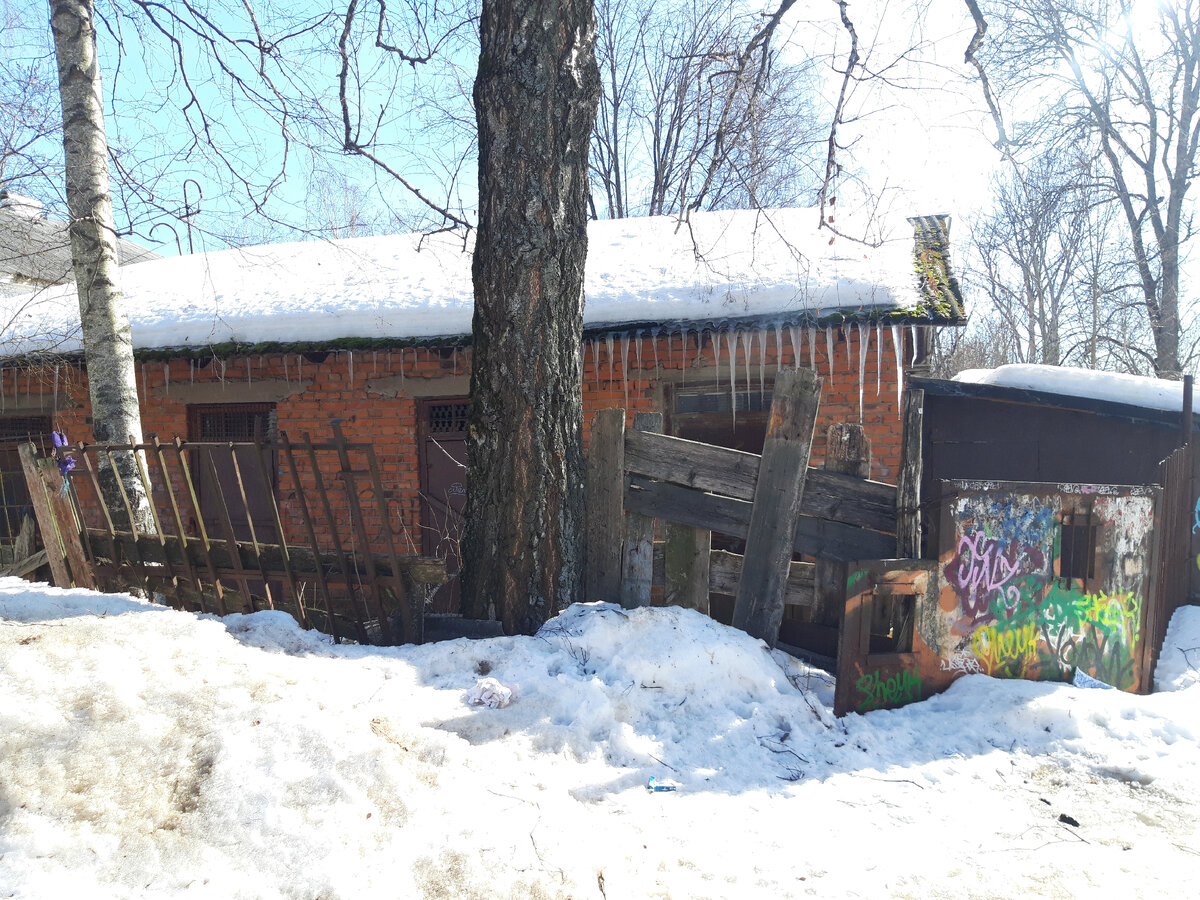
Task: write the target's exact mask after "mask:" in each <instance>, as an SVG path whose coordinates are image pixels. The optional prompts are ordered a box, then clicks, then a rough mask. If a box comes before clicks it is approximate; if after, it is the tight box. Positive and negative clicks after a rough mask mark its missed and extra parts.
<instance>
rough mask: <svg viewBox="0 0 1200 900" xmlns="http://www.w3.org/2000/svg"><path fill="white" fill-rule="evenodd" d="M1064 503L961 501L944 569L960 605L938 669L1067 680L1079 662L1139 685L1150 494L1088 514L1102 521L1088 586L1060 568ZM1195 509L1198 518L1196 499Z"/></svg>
mask: <svg viewBox="0 0 1200 900" xmlns="http://www.w3.org/2000/svg"><path fill="white" fill-rule="evenodd" d="M1097 493H1098V492H1097ZM1064 502H1068V503H1069V502H1070V501H1069V499H1067V498H1065V497H1064V496H1063V495H1058V494H1017V493H1010V494H999V495H998V494H987V495H983V496H974V497H971V496H967V497H960V498H959V500H958V501H957V503H956V507H955V509H954V514H955V516H954V518H955V521H954V527H955V534H954V537H955V544H953V545H952V546H953V547H954V552H953V554H952V555H951V556H950V558H949V561H948V563H947V564H946V565H945V566H944V568H943V573H944V575H945V579H946V584H947V585H949V586H950V587H951V588H952V590H953V594H954V601H955V604H954V607H953V608H949V607H947V608H946V613H947V615H948V616H949V619H948V621H949V623H950V625H951V627H950V630H949V636H950V638H949V639H948V640H947V641H944V642H942V644H941V646H940V647H939V656H940V657H941V667H940V668H941V671H943V672H955V673H957V672H963V673H965V672H971V671H979V672H983V673H985V674H988V675H994V676H1000V677H1008V678H1031V679H1062V678H1069V677H1070V676H1071V675H1072V674H1073V673H1074V671H1075V670H1076V669H1082V670H1083V671H1084V672H1086V673H1087V674H1090V675H1092V676H1094V677H1096V678H1099V679H1100V680H1102V681H1105V682H1107V683H1108V684H1112V685H1114V686H1116V687H1120V688H1125V689H1129V688H1131V687H1134V686H1135V685H1136V684H1137V683H1138V676H1137V671H1136V661H1135V651H1136V644H1137V640H1138V636H1139V634H1140V628H1141V621H1142V591H1143V590H1144V578H1143V575H1142V572H1143V571H1144V569H1145V566H1144V559H1145V554H1146V552H1147V549H1146V548H1147V546H1148V544H1147V543H1146V541H1147V539H1148V535H1149V533H1150V531H1151V529H1152V527H1153V506H1152V501H1151V500H1150V499H1149V498H1143V497H1111V496H1103V497H1100V498H1098V499H1097V500H1096V501H1095V503H1094V507H1093V509H1092V517H1091V518H1092V520H1093V521H1095V522H1097V523H1098V525H1097V527H1098V528H1099V527H1101V526H1102V534H1103V550H1104V565H1103V566H1101V569H1102V570H1103V571H1098V573H1097V578H1096V579H1094V580H1090V581H1089V582H1088V583H1087V584H1086V585H1085V583H1084V582H1083V581H1081V580H1079V579H1062V578H1060V577H1057V576H1056V574H1055V572H1056V571H1057V570H1056V564H1055V560H1056V559H1057V558H1058V556H1059V555H1060V552H1061V546H1060V545H1061V532H1060V529H1059V527H1058V522H1059V519H1060V513H1061V511H1062V510H1063V504H1064ZM1068 508H1069V507H1068ZM1197 516H1198V519H1197V522H1198V524H1200V506H1198V512H1197ZM943 559H945V557H943ZM1096 582H1099V584H1100V585H1101V586H1100V587H1095V584H1096ZM967 659H970V660H973V662H974V664H975V666H976V668H974V669H972V667H971V665H970V664H968V663H966V662H965V660H967Z"/></svg>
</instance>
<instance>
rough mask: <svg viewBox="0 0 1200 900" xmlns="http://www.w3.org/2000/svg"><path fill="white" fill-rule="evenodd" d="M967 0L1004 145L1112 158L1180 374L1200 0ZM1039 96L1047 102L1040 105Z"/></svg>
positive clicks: (1110, 169)
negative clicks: (1068, 148) (1069, 148)
mask: <svg viewBox="0 0 1200 900" xmlns="http://www.w3.org/2000/svg"><path fill="white" fill-rule="evenodd" d="M965 2H966V5H967V7H968V9H969V11H970V12H971V14H972V16H973V17H974V20H975V23H976V34H975V36H974V38H973V40H972V42H971V45H970V47H969V48H968V50H967V60H968V62H972V63H974V64H975V65H976V66H977V68H978V70H979V72H980V75H981V83H982V84H983V87H984V90H985V97H986V99H987V101H988V103H989V106H990V108H991V110H992V113H993V116H994V119H995V121H996V123H997V128H998V131H999V143H1000V145H1001V147H1002V149H1004V150H1005V152H1006V153H1007V154H1008V156H1009V158H1010V159H1013V160H1014V161H1018V162H1019V160H1020V159H1021V158H1022V157H1023V156H1024V155H1026V154H1028V153H1029V152H1031V151H1035V150H1036V148H1039V147H1047V146H1064V145H1068V144H1074V145H1076V146H1079V147H1085V148H1088V149H1089V150H1090V151H1092V152H1094V153H1095V154H1096V156H1097V157H1098V158H1099V160H1100V161H1101V162H1102V163H1103V167H1104V178H1103V181H1102V184H1103V187H1104V189H1105V191H1106V193H1107V196H1108V198H1109V200H1110V202H1111V203H1113V204H1115V205H1116V206H1117V207H1118V208H1119V209H1120V213H1121V220H1122V221H1123V224H1124V240H1125V241H1126V242H1127V243H1128V246H1129V248H1130V250H1131V252H1132V255H1131V260H1132V262H1131V265H1132V272H1133V275H1134V279H1133V280H1135V281H1136V284H1137V287H1138V290H1139V293H1140V304H1141V307H1142V312H1143V315H1144V317H1145V321H1146V323H1147V325H1148V327H1149V330H1150V333H1151V334H1152V336H1153V342H1154V356H1153V368H1154V372H1155V374H1156V375H1158V376H1159V377H1162V378H1179V377H1180V375H1181V372H1182V369H1183V366H1184V363H1185V362H1186V359H1185V358H1184V355H1183V354H1181V345H1180V340H1181V331H1182V328H1181V318H1180V308H1181V304H1180V261H1181V250H1182V248H1183V246H1184V245H1185V244H1186V243H1187V241H1188V240H1189V239H1190V238H1191V236H1192V233H1193V231H1192V215H1191V210H1190V207H1189V206H1188V205H1187V204H1186V202H1185V198H1186V195H1187V192H1188V190H1189V189H1190V188H1191V186H1192V183H1193V181H1194V180H1195V178H1196V176H1197V153H1198V150H1200V0H1175V2H1171V3H1167V2H1155V3H1150V2H1146V0H1136V2H1135V0H986V2H980V0H965ZM989 26H991V27H992V30H991V31H990V32H989V30H988V29H989ZM985 36H986V38H985ZM1031 98H1039V99H1041V100H1044V101H1045V102H1043V103H1040V104H1036V105H1037V107H1038V108H1037V110H1036V113H1035V114H1034V115H1032V116H1030V115H1029V108H1030V106H1031V105H1033V104H1031ZM1184 352H1185V353H1186V350H1185V351H1184Z"/></svg>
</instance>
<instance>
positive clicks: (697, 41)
mask: <svg viewBox="0 0 1200 900" xmlns="http://www.w3.org/2000/svg"><path fill="white" fill-rule="evenodd" d="M790 6H791V4H790V3H784V4H782V5H781V6H780V7H779V8H777V9H776V10H774V11H773V12H770V13H756V12H754V11H753V10H750V9H747V8H746V7H745V6H744V5H741V4H737V3H734V2H731V0H677V2H673V3H665V4H664V3H653V2H650V0H601V2H600V3H599V4H598V6H597V18H598V20H599V27H600V35H599V38H598V43H597V57H598V61H599V64H600V70H601V85H602V90H601V97H600V110H599V113H598V115H597V118H596V127H595V130H594V133H593V136H592V162H591V170H592V193H593V196H592V204H593V215H604V216H606V217H609V218H621V217H624V216H628V215H662V214H665V213H681V212H684V211H685V210H689V209H730V208H746V207H761V206H769V205H779V206H785V205H794V204H795V203H797V202H799V201H800V200H801V199H807V197H808V196H811V195H813V194H815V186H816V184H817V182H818V181H819V180H820V179H819V174H818V172H819V157H820V153H821V142H822V140H823V138H824V135H823V134H822V133H821V125H820V117H819V116H817V115H816V114H815V112H814V97H815V92H816V86H815V77H816V75H815V68H816V67H815V65H813V64H812V63H811V61H810V62H809V63H802V64H796V63H790V62H785V61H784V60H783V59H782V58H781V54H780V51H779V48H778V47H776V46H775V45H774V44H772V43H771V40H770V38H771V35H772V33H773V31H774V30H775V28H776V27H777V26H778V22H779V20H780V19H781V18H782V16H783V15H784V14H785V13H786V12H787V8H788V7H790Z"/></svg>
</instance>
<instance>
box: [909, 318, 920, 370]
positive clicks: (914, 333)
mask: <svg viewBox="0 0 1200 900" xmlns="http://www.w3.org/2000/svg"><path fill="white" fill-rule="evenodd" d="M909 328H911V329H912V345H913V350H912V364H913V365H916V363H917V347H919V346H921V342H920V341H919V340H918V339H917V326H916V325H910V326H909Z"/></svg>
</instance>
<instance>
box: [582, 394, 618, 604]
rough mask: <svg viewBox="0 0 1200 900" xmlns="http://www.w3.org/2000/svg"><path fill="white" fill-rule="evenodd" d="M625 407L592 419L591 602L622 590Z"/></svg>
mask: <svg viewBox="0 0 1200 900" xmlns="http://www.w3.org/2000/svg"><path fill="white" fill-rule="evenodd" d="M624 468H625V410H623V409H602V410H600V411H599V412H598V413H596V416H595V418H594V419H592V432H591V441H590V444H589V446H588V458H587V575H586V579H585V584H584V597H585V598H586V599H587V600H588V602H591V603H594V602H597V601H604V602H613V601H615V600H616V599H617V597H618V596H619V595H620V590H621V529H622V526H623V523H624V518H625V507H624V495H625V491H624V476H623V474H622V473H623V472H624Z"/></svg>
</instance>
